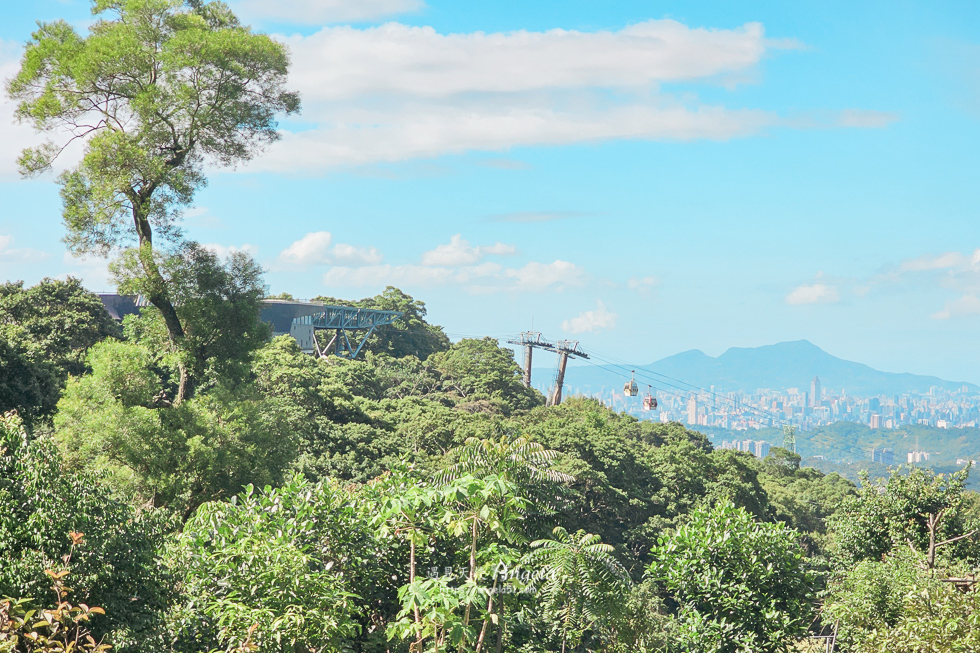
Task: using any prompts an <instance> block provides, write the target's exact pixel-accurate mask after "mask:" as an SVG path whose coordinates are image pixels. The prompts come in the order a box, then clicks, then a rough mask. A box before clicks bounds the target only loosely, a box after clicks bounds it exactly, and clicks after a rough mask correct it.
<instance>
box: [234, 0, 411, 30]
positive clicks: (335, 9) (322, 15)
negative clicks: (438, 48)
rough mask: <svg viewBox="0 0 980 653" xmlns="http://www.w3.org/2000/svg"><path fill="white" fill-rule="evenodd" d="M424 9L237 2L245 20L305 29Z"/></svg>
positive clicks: (406, 2) (391, 0)
mask: <svg viewBox="0 0 980 653" xmlns="http://www.w3.org/2000/svg"><path fill="white" fill-rule="evenodd" d="M423 7H425V3H424V2H421V0H238V1H237V2H235V3H233V8H234V9H235V10H236V11H237V12H238V13H239V15H240V16H241V17H242V19H243V20H246V21H250V20H255V19H267V20H272V21H276V22H284V23H296V24H302V25H326V24H329V23H346V22H359V21H367V20H376V19H378V18H385V17H387V16H394V15H396V14H406V13H410V12H414V11H418V10H419V9H422V8H423Z"/></svg>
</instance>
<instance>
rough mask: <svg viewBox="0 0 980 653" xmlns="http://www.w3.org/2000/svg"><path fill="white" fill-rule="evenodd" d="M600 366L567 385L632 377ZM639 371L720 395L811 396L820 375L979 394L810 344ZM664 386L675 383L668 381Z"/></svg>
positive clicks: (831, 386)
mask: <svg viewBox="0 0 980 653" xmlns="http://www.w3.org/2000/svg"><path fill="white" fill-rule="evenodd" d="M602 367H603V368H604V369H599V368H597V367H595V366H585V367H574V368H569V370H568V373H567V375H566V381H565V383H566V386H567V387H569V388H571V389H574V388H575V387H578V388H581V390H582V391H583V392H588V391H589V390H587V388H591V391H593V392H594V391H596V390H598V389H599V388H600V387H601V386H605V387H607V388H608V387H611V386H612V385H614V383H615V382H616V380H617V379H623V378H624V377H626V378H628V376H629V373H628V372H627V371H625V370H624V369H623V368H622V367H621V366H620V367H616V366H602ZM636 370H637V372H641V370H642V373H649V372H656V373H658V374H661V375H666V376H669V377H673V378H675V379H680V380H682V381H684V382H685V383H690V384H693V385H696V386H698V387H701V388H709V387H710V386H712V385H713V386H715V390H716V391H734V390H741V391H743V392H747V393H753V392H755V391H756V390H757V389H759V388H770V389H774V390H775V389H778V390H785V389H787V388H799V390H800V392H809V391H810V382H811V381H812V380H813V377H814V376H818V377H820V384H821V386H822V387H823V388H825V389H826V390H831V391H834V392H840V391H842V390H843V391H845V392H846V393H847V394H851V395H859V396H869V395H877V394H888V395H894V394H904V393H906V392H918V393H927V392H928V391H929V389H930V388H931V387H933V386H938V387H940V388H943V389H945V390H957V389H959V388H961V387H963V386H964V385H965V386H968V387H969V388H970V390H971V391H980V386H977V385H975V384H972V383H964V382H953V381H944V380H943V379H940V378H939V377H935V376H922V375H918V374H896V373H892V372H880V371H878V370H876V369H873V368H871V367H869V366H867V365H864V364H863V363H855V362H852V361H846V360H843V359H841V358H837V357H836V356H833V355H831V354H828V353H827V352H825V351H824V350H822V349H820V347H817V346H816V345H814V344H813V343H811V342H809V341H807V340H796V341H794V342H780V343H778V344H775V345H765V346H763V347H732V348H731V349H729V350H728V351H726V352H725V353H723V354H722V355H721V356H718V357H717V358H712V357H711V356H708V355H707V354H705V353H704V352H702V351H700V350H697V349H692V350H691V351H685V352H682V353H680V354H675V355H674V356H668V357H667V358H664V359H661V360H659V361H657V362H655V363H652V364H650V365H644V366H642V367H637V368H636ZM654 378H656V377H654ZM620 382H621V381H620ZM665 382H666V383H671V381H669V380H665ZM637 383H638V384H640V385H641V387H642V386H643V385H644V381H643V380H641V379H637ZM678 385H680V384H678Z"/></svg>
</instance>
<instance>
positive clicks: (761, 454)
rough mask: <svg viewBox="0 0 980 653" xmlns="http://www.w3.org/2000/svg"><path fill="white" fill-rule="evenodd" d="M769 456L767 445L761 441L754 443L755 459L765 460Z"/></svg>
mask: <svg viewBox="0 0 980 653" xmlns="http://www.w3.org/2000/svg"><path fill="white" fill-rule="evenodd" d="M768 455H769V443H768V442H763V441H762V440H756V442H755V457H756V458H765V457H766V456H768Z"/></svg>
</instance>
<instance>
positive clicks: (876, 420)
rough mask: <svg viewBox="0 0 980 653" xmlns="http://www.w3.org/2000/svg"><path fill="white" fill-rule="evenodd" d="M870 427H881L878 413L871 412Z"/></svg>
mask: <svg viewBox="0 0 980 653" xmlns="http://www.w3.org/2000/svg"><path fill="white" fill-rule="evenodd" d="M870 421H871V428H873V429H880V428H881V415H879V414H878V413H871V420H870Z"/></svg>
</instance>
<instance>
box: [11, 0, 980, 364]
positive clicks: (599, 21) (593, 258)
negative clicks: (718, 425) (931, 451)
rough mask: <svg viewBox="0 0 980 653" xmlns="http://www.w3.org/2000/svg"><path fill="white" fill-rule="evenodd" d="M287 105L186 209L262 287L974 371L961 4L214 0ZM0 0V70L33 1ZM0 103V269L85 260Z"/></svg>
mask: <svg viewBox="0 0 980 653" xmlns="http://www.w3.org/2000/svg"><path fill="white" fill-rule="evenodd" d="M230 4H231V5H232V7H233V8H234V9H235V10H236V11H237V12H238V13H239V15H240V16H241V17H242V19H243V20H245V21H246V22H248V23H249V24H251V25H252V26H253V27H254V28H255V29H258V30H262V31H265V32H268V33H271V34H274V35H276V38H278V39H280V40H282V41H283V42H284V43H286V44H288V46H289V48H290V51H291V53H292V57H293V68H292V72H291V85H292V87H293V88H295V89H296V90H299V91H300V93H301V95H302V99H303V112H302V114H301V115H300V116H298V117H296V118H295V119H290V120H288V121H284V122H283V123H281V128H282V136H283V137H282V139H281V141H280V142H279V143H277V144H276V145H274V146H273V147H272V148H271V149H270V150H269V151H268V152H266V153H265V154H264V155H263V156H261V157H260V158H258V159H256V160H255V161H253V162H251V163H250V164H249V165H247V166H244V167H240V168H239V169H237V170H224V171H220V170H214V171H212V172H211V173H210V185H209V186H208V188H207V189H205V190H204V191H202V192H201V193H200V194H199V196H198V198H197V201H196V202H195V206H194V208H192V209H190V210H189V211H188V212H187V214H186V219H185V226H186V231H187V234H188V235H189V236H190V237H192V238H194V239H196V240H199V241H200V242H203V243H207V244H209V245H212V246H213V247H215V248H216V249H217V250H218V251H219V252H227V251H230V250H231V249H232V248H238V249H241V248H244V249H247V250H249V251H251V252H252V253H253V254H254V255H255V256H256V258H257V259H258V260H259V261H260V262H261V263H262V265H263V266H264V267H265V268H266V269H267V270H268V274H267V280H268V283H269V286H270V289H271V291H272V292H282V291H288V292H291V293H293V294H294V295H295V296H297V297H312V296H314V295H318V294H326V295H332V296H338V297H348V298H357V297H363V296H367V295H373V294H375V293H377V292H379V291H381V290H382V289H383V288H384V287H385V286H386V285H396V286H399V287H401V288H402V289H403V290H405V291H406V292H409V293H410V294H412V295H414V296H416V297H417V298H420V299H423V300H424V301H425V302H426V303H427V305H428V307H429V314H430V317H431V318H432V319H433V320H434V321H435V322H437V323H439V324H442V325H444V326H445V327H446V330H447V331H448V332H449V333H450V334H451V335H452V336H453V337H454V338H459V337H464V336H476V335H492V336H495V337H506V336H509V335H512V334H516V333H517V332H519V331H521V330H525V329H528V328H530V327H531V326H532V323H533V326H534V328H535V329H536V330H540V331H543V332H544V333H545V335H546V336H548V337H550V338H552V339H559V338H570V339H578V340H580V341H581V342H582V343H583V345H584V346H587V347H589V348H590V349H593V350H597V351H601V352H605V353H606V354H608V355H610V356H615V357H617V358H619V359H622V360H627V361H634V362H636V363H648V362H651V361H653V360H655V359H657V358H660V357H663V356H666V355H670V354H673V353H677V352H679V351H683V350H687V349H693V348H697V349H701V350H703V351H705V352H707V353H709V354H711V355H717V354H719V353H721V352H722V351H724V350H725V349H726V348H728V347H730V346H755V345H763V344H771V343H774V342H779V341H783V340H796V339H800V338H806V339H809V340H811V341H812V342H814V343H816V344H817V345H819V346H821V347H823V348H824V349H826V350H828V351H829V352H831V353H833V354H836V355H838V356H842V357H845V358H849V359H852V360H858V361H861V362H865V363H868V364H870V365H873V366H875V367H878V368H880V369H884V370H888V371H910V372H917V373H928V374H937V375H940V376H944V377H946V378H949V379H953V380H968V381H973V382H980V337H978V336H980V183H978V178H980V174H978V173H980V5H978V4H977V3H974V2H943V1H936V0H933V1H929V2H900V3H894V2H863V3H854V2H850V1H849V2H827V1H821V2H798V3H785V2H752V1H745V2H737V3H735V2H723V1H717V2H698V3H690V2H657V3H652V2H618V1H616V0H611V1H609V2H584V1H581V0H554V1H550V0H539V1H537V2H534V3H527V2H503V1H500V0H497V1H494V2H484V1H482V0H471V1H469V2H458V1H457V2H441V1H439V0H429V1H423V0H277V1H275V2H273V1H272V0H237V1H234V2H231V3H230ZM88 7H89V2H88V0H34V1H33V2H31V3H3V6H2V8H0V76H3V77H5V78H6V77H9V76H10V75H11V74H12V73H13V71H14V70H16V67H17V62H18V60H19V56H20V50H21V45H22V43H23V42H24V41H26V40H27V39H28V38H29V35H30V32H31V29H32V28H33V26H34V21H35V20H52V19H55V18H59V17H61V18H66V19H68V20H69V21H71V22H72V23H74V24H76V25H77V26H79V28H80V29H84V27H85V25H86V24H87V21H89V20H90V19H91V18H90V15H89V12H88ZM11 115H12V108H11V107H10V105H9V104H0V144H2V145H0V278H4V279H24V280H25V281H27V282H28V283H33V282H36V281H37V280H39V279H40V278H42V277H44V276H59V275H65V274H74V275H76V276H81V277H82V278H83V279H84V280H85V281H86V283H87V285H88V286H89V287H90V288H92V289H93V290H106V289H108V286H107V281H106V278H105V266H104V262H103V261H99V260H77V259H73V258H72V257H71V256H70V255H68V254H67V253H66V251H65V248H64V246H63V245H62V244H61V242H60V238H61V236H62V233H63V229H62V226H61V221H60V220H61V219H60V207H59V199H58V192H57V187H56V185H55V184H54V183H53V180H52V179H50V178H44V179H40V180H35V181H22V180H20V179H19V178H18V177H17V175H16V172H15V169H14V159H15V157H16V154H17V152H18V150H19V149H20V148H22V147H23V146H25V145H27V144H30V143H32V142H34V141H35V140H36V137H35V136H34V135H33V134H32V133H31V131H30V130H29V129H27V128H26V127H23V126H17V125H14V124H12V121H11Z"/></svg>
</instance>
